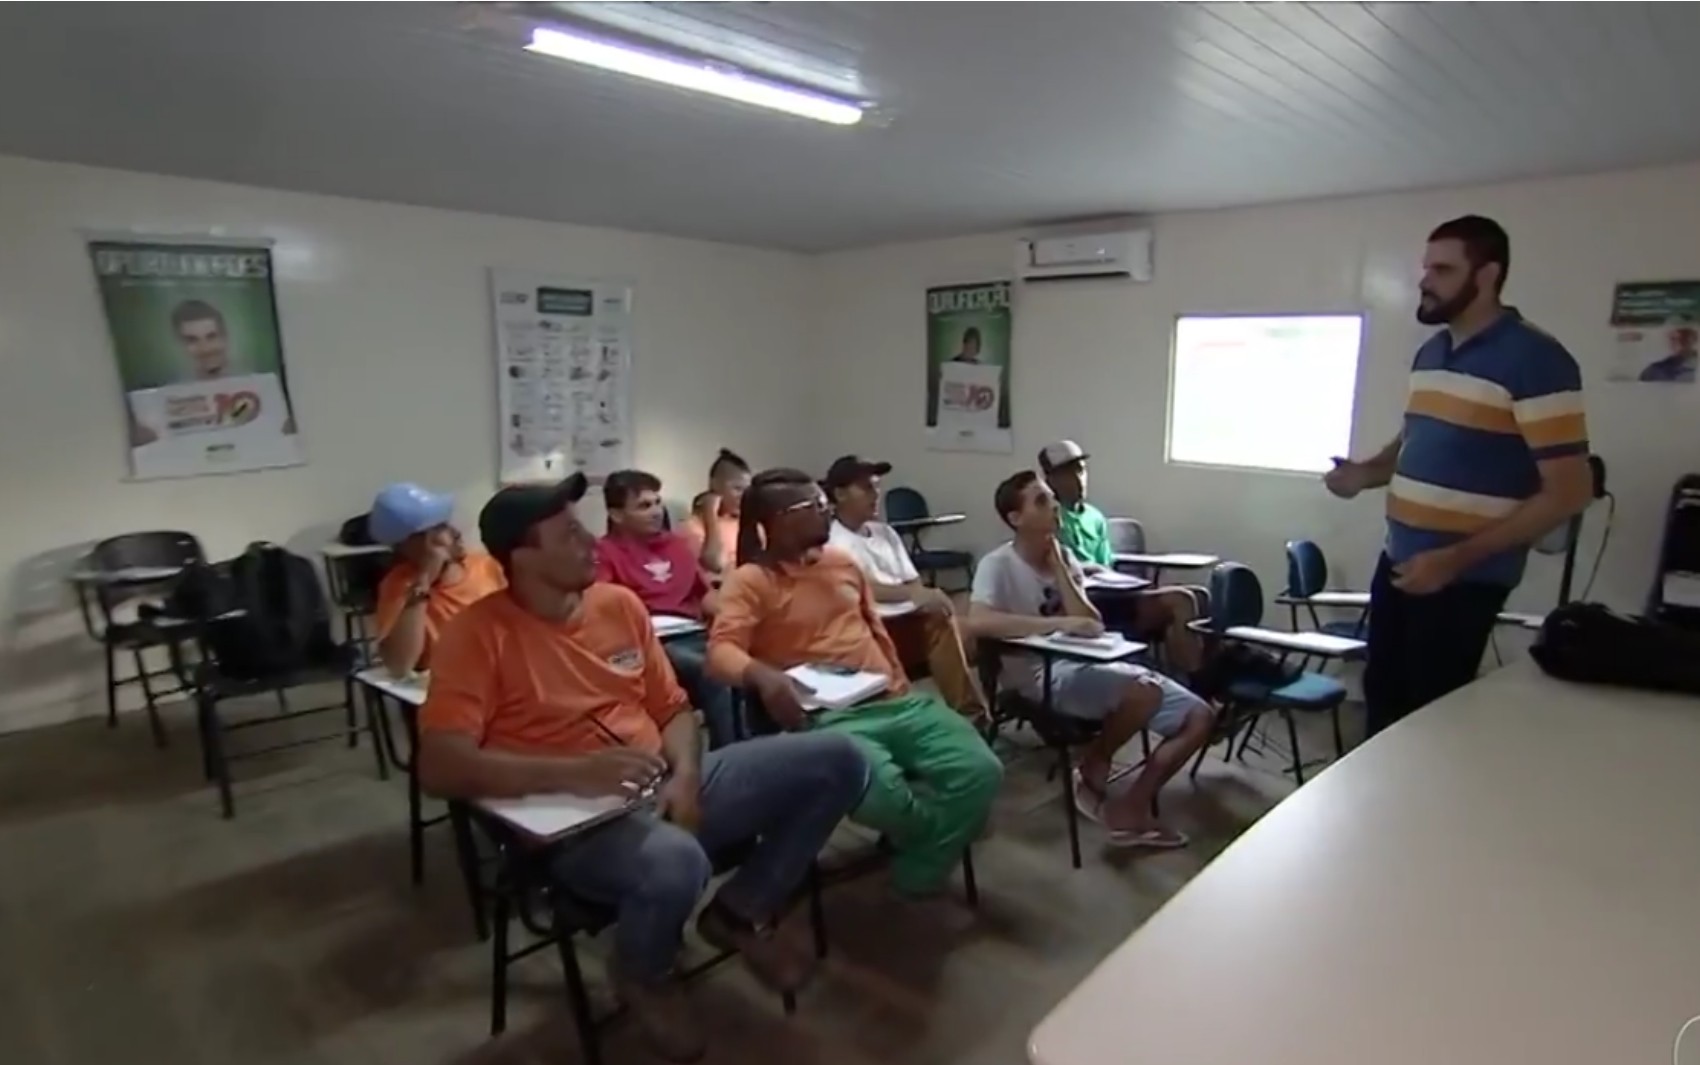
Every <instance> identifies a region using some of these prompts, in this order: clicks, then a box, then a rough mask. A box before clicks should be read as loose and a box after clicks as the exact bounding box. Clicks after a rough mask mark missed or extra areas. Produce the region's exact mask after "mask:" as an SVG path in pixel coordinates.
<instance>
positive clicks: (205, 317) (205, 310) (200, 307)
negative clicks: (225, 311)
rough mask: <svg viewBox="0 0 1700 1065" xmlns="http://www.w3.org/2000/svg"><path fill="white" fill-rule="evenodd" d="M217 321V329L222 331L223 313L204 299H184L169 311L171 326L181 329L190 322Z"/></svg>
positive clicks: (174, 328)
mask: <svg viewBox="0 0 1700 1065" xmlns="http://www.w3.org/2000/svg"><path fill="white" fill-rule="evenodd" d="M209 321H210V322H217V323H218V331H219V332H221V333H222V332H224V315H222V314H220V313H219V311H218V308H217V307H214V306H213V305H212V304H210V303H208V302H207V301H205V300H184V301H183V302H182V303H179V304H178V305H177V307H176V309H175V310H173V311H172V312H171V328H172V329H173V330H179V329H182V328H183V327H184V326H185V325H188V324H189V323H190V322H209Z"/></svg>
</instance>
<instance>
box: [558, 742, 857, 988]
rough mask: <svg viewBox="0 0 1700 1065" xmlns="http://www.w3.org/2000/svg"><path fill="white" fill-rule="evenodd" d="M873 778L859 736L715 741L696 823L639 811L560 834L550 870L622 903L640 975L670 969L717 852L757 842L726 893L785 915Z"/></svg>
mask: <svg viewBox="0 0 1700 1065" xmlns="http://www.w3.org/2000/svg"><path fill="white" fill-rule="evenodd" d="M867 786H868V763H867V760H866V759H865V758H864V757H863V756H862V752H861V749H860V748H858V747H857V746H856V744H855V741H853V740H851V739H850V738H849V737H848V736H840V735H836V734H834V733H830V732H818V733H816V732H798V733H789V734H786V735H783V736H768V737H764V738H762V739H754V740H746V741H745V742H743V743H736V744H733V745H732V746H730V747H727V748H724V749H723V750H718V751H710V752H709V753H708V754H707V755H705V756H704V757H703V762H702V800H701V805H702V823H701V824H700V825H699V826H698V828H697V834H696V835H692V834H691V833H689V832H687V831H685V830H684V829H682V828H679V827H678V826H676V825H672V824H669V823H667V822H666V821H662V820H660V819H659V818H657V817H655V816H653V815H652V814H650V813H647V812H644V813H636V814H631V815H628V816H626V817H622V818H620V819H619V820H617V821H611V822H609V823H608V824H607V825H604V826H602V827H600V828H597V829H595V830H593V831H591V832H589V833H588V834H587V835H586V836H585V837H584V838H583V839H579V840H572V841H568V842H566V843H564V844H562V845H561V848H560V853H559V854H557V855H555V856H554V857H553V859H552V864H551V866H550V872H551V874H552V875H553V877H554V879H555V880H556V881H557V882H558V883H559V884H560V885H561V886H562V887H564V888H565V889H566V890H567V891H569V892H571V893H572V894H574V895H577V896H580V897H582V898H584V899H587V900H589V901H591V902H598V903H601V904H603V905H607V906H613V907H615V909H616V911H617V912H618V924H617V925H616V926H615V930H614V955H615V960H616V962H617V964H618V968H619V972H620V974H621V975H622V976H623V977H625V978H626V979H629V980H635V981H637V982H639V983H654V982H655V981H657V980H660V979H661V978H663V977H664V976H666V975H667V972H668V970H669V969H671V968H672V966H673V959H674V958H675V957H676V956H677V955H678V953H679V940H680V935H681V934H682V933H683V931H684V927H685V922H686V921H687V920H688V919H689V918H690V916H691V911H692V910H694V909H696V905H697V902H698V900H699V899H701V897H702V893H703V889H704V888H706V887H707V886H708V880H709V877H710V876H711V875H712V874H713V872H714V863H713V861H712V859H711V858H710V855H717V854H725V853H727V852H728V851H730V850H732V849H733V848H735V847H738V846H741V845H745V844H753V845H754V846H753V849H752V850H751V851H750V853H749V857H748V858H747V859H746V860H745V861H744V863H743V864H742V865H740V866H739V867H738V871H737V872H736V873H734V874H733V875H732V877H731V879H729V880H727V881H726V883H725V884H723V885H721V888H720V890H719V892H718V893H716V895H715V899H716V901H717V902H718V903H719V904H720V905H722V906H725V907H726V908H727V909H729V910H731V911H732V912H733V913H734V914H736V915H738V916H740V917H742V918H744V919H745V920H747V921H751V922H754V923H757V924H761V923H764V922H766V921H768V920H770V919H772V918H774V917H776V916H778V914H779V912H780V911H781V910H782V909H783V908H784V906H785V903H786V902H787V901H788V900H789V899H790V898H791V894H792V892H794V891H795V890H796V889H797V885H798V884H800V883H802V881H803V878H804V876H806V875H807V874H808V871H809V865H810V863H812V862H813V861H814V859H815V855H817V854H819V853H820V849H821V847H822V846H824V845H825V843H826V841H827V838H828V837H829V836H831V835H832V830H833V829H834V828H835V827H836V826H837V825H838V822H839V821H840V820H842V819H843V818H844V817H845V816H846V815H848V814H849V813H850V811H851V810H853V809H855V808H856V806H857V804H858V803H860V802H861V801H862V793H863V792H864V791H866V790H867Z"/></svg>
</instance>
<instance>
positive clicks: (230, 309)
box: [89, 240, 302, 479]
mask: <svg viewBox="0 0 1700 1065" xmlns="http://www.w3.org/2000/svg"><path fill="white" fill-rule="evenodd" d="M89 258H90V261H91V263H92V264H93V266H94V272H95V280H96V282H97V284H98V285H99V287H100V299H101V304H102V306H103V307H104V309H105V311H106V324H107V328H108V331H109V332H110V333H111V336H112V351H113V356H114V357H115V358H116V360H117V362H118V377H119V380H120V382H121V383H122V386H123V389H124V398H125V432H126V436H127V438H128V439H129V442H130V459H131V469H132V471H133V473H134V475H135V476H136V477H137V478H139V479H147V478H153V477H182V476H193V475H195V474H200V473H226V472H236V471H240V470H251V469H263V468H266V467H272V466H289V465H295V464H297V463H299V462H301V461H302V456H301V447H300V441H299V440H298V439H297V436H296V431H295V419H294V416H293V413H292V412H291V410H290V407H289V393H288V385H287V381H286V378H285V374H284V364H283V342H282V339H281V337H280V335H279V331H278V322H277V304H276V302H275V299H274V297H273V291H272V257H271V250H270V248H269V247H267V246H265V245H263V244H253V245H236V244H210V243H209V244H197V243H192V242H169V241H149V240H136V241H120V240H100V241H93V242H91V243H90V244H89Z"/></svg>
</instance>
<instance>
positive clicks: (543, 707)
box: [419, 584, 690, 755]
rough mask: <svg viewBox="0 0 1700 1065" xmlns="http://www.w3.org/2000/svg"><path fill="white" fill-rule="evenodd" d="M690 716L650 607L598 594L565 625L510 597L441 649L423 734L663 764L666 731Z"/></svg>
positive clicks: (461, 626) (463, 622)
mask: <svg viewBox="0 0 1700 1065" xmlns="http://www.w3.org/2000/svg"><path fill="white" fill-rule="evenodd" d="M689 708H690V701H689V700H688V699H687V698H686V697H685V692H684V689H682V688H680V687H679V683H678V681H677V680H676V679H675V678H674V676H673V667H672V666H671V665H669V664H668V662H667V653H666V652H665V651H663V650H662V649H661V641H660V640H658V639H656V637H655V629H654V628H653V627H652V626H651V625H650V622H649V612H648V611H647V610H645V609H644V608H643V603H642V602H640V601H639V600H638V597H637V596H636V595H634V594H633V593H632V592H630V591H629V590H627V589H625V588H620V587H618V586H616V585H612V584H593V585H591V586H590V587H589V588H586V589H585V592H584V601H583V603H582V604H581V605H580V607H579V611H578V613H577V614H575V615H574V616H573V617H572V618H570V619H568V620H566V621H549V620H546V619H544V618H540V617H538V616H537V615H535V614H533V613H531V612H530V611H528V610H526V609H525V608H524V607H523V606H521V605H520V604H519V602H518V601H516V600H515V599H514V598H513V596H511V595H509V594H507V593H505V592H504V593H501V594H499V595H492V596H489V597H488V598H485V599H482V600H480V601H479V602H477V603H474V604H473V605H472V606H470V607H467V608H466V609H465V610H464V611H462V612H461V615H460V616H459V617H458V618H456V619H455V622H454V624H452V625H450V626H449V627H448V631H446V632H445V633H444V634H443V639H442V642H441V643H439V644H438V645H437V658H436V661H435V663H434V664H433V665H432V667H431V684H430V687H429V694H428V695H427V696H426V699H425V705H424V707H423V708H422V709H421V710H420V712H419V727H420V728H421V729H424V730H427V731H437V732H458V733H461V734H463V735H467V736H470V737H472V738H473V739H474V740H476V741H477V742H478V745H479V746H481V747H493V748H497V749H499V750H504V751H511V752H514V753H516V754H534V755H570V754H588V753H590V752H593V751H598V750H602V749H604V748H607V747H617V746H623V747H635V748H638V749H640V750H645V751H649V752H651V753H657V754H658V753H660V751H661V730H662V729H663V728H665V727H666V725H667V723H668V722H669V721H671V720H673V718H674V717H675V716H677V715H678V714H680V713H684V712H686V711H688V710H689Z"/></svg>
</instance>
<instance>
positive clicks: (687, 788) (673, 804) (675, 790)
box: [655, 773, 702, 834]
mask: <svg viewBox="0 0 1700 1065" xmlns="http://www.w3.org/2000/svg"><path fill="white" fill-rule="evenodd" d="M655 812H656V813H657V814H659V815H660V816H661V817H663V818H666V819H667V820H669V821H671V822H673V823H674V824H675V825H678V826H679V827H680V828H682V829H684V830H685V831H686V832H690V833H693V834H694V833H695V832H696V830H697V826H698V825H700V824H702V781H701V780H699V779H697V775H696V774H695V773H688V774H687V773H675V774H673V775H672V776H671V777H668V778H667V783H665V784H663V785H661V790H660V791H658V792H656V794H655Z"/></svg>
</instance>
